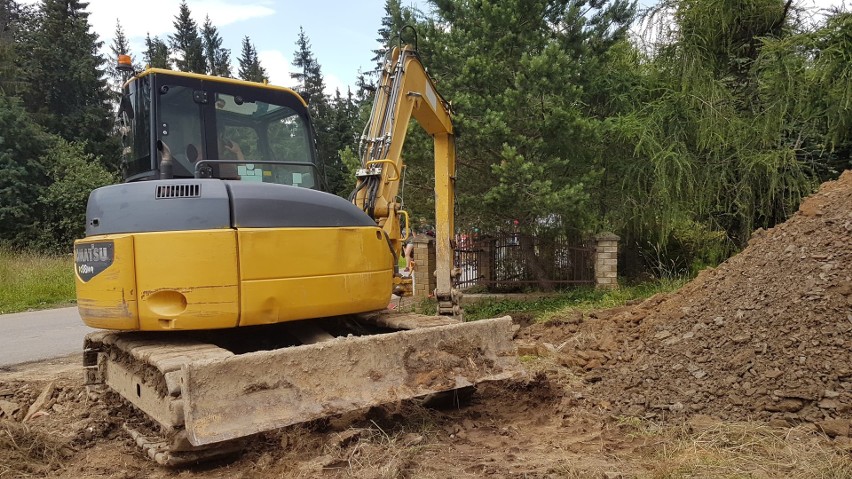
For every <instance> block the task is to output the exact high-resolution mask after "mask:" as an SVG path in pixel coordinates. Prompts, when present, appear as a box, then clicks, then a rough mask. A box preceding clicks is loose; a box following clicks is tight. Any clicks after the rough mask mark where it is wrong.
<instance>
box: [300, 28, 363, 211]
mask: <svg viewBox="0 0 852 479" xmlns="http://www.w3.org/2000/svg"><path fill="white" fill-rule="evenodd" d="M293 66H295V67H296V71H295V72H293V73H291V74H290V77H292V78H293V79H294V80H296V81H297V82H298V85H297V86H296V91H297V92H299V94H300V95H302V97H303V98H304V99H305V101H306V102H307V103H308V111H309V112H310V114H311V117H312V119H313V122H314V130H315V131H316V135H317V154H318V155H319V160H320V164H321V165H322V166H323V171H324V174H325V178H326V182H327V184H328V189H329V191H331V192H332V193H341V194H342V193H345V191H343V190H345V189H346V185H348V182H347V181H346V177H345V175H346V171H347V169H346V167H345V166H344V165H343V163H342V161H341V160H340V155H339V152H340V150H342V149H344V148H345V147H346V146H351V141H345V140H343V139H342V137H346V136H348V133H347V131H348V129H349V126H348V125H347V126H342V125H344V123H345V121H342V120H345V119H346V117H347V115H348V109H347V103H346V101H345V100H344V99H343V98H342V97H341V96H340V92H339V91H338V92H337V95H336V97H335V98H336V100H335V101H329V98H328V97H327V96H326V94H325V81H324V80H323V77H322V67H320V64H319V62H318V61H317V59H316V57H314V54H313V52H312V51H311V42H310V40H309V39H308V36H307V35H306V34H305V31H304V29H302V28H301V27H300V28H299V37H298V39H297V40H296V51H295V53H294V59H293ZM338 113H339V114H340V115H341V118H337V115H338ZM338 120H341V121H339V122H338ZM338 128H340V129H341V130H343V131H342V132H341V133H340V134H338V132H337V131H336V130H337V129H338Z"/></svg>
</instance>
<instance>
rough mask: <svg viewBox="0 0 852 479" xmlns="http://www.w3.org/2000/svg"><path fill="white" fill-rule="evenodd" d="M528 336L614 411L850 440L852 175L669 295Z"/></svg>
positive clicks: (535, 329)
mask: <svg viewBox="0 0 852 479" xmlns="http://www.w3.org/2000/svg"><path fill="white" fill-rule="evenodd" d="M564 320H565V322H564V323H562V324H549V325H546V324H545V325H535V326H533V327H532V328H530V329H529V330H528V331H527V332H526V333H525V334H526V335H527V336H528V337H530V338H532V339H534V340H535V341H536V342H538V343H547V344H549V345H556V346H554V348H557V347H559V346H561V349H560V350H559V351H558V355H559V357H560V359H561V360H562V363H563V364H565V365H566V366H569V367H571V368H573V370H574V371H576V372H578V373H582V374H583V375H584V377H585V378H586V380H587V382H589V383H593V385H592V387H591V394H592V395H593V397H595V398H599V401H600V404H601V405H602V406H603V407H604V408H606V409H608V410H611V411H613V412H614V413H616V414H623V415H629V416H641V417H645V418H653V419H655V420H671V419H677V418H683V417H686V416H689V415H692V414H695V413H700V414H706V415H710V416H713V417H717V418H720V419H723V420H747V419H758V420H765V421H772V422H773V424H799V423H802V422H809V423H814V424H817V425H819V426H820V427H822V428H824V429H826V431H827V432H829V433H830V434H831V435H848V430H849V426H850V424H849V423H850V418H852V171H849V172H846V173H845V174H843V175H842V176H841V178H840V179H839V180H837V181H833V182H828V183H826V184H824V185H823V186H822V187H821V188H820V190H819V192H817V193H816V194H814V195H813V196H811V197H809V198H807V199H806V200H805V201H804V203H803V204H802V205H801V207H800V209H799V211H798V212H797V213H796V214H794V215H793V216H792V217H791V218H790V219H789V220H788V221H787V222H785V223H784V224H781V225H779V226H777V227H775V228H772V229H770V230H767V231H758V232H757V233H756V234H755V235H754V237H753V239H752V240H751V242H750V243H749V245H748V247H747V248H746V249H745V250H743V251H742V252H741V253H740V254H738V255H736V256H734V257H732V258H731V259H729V260H728V261H726V262H725V263H723V264H721V265H720V266H719V267H717V268H715V269H710V270H705V271H703V272H702V273H701V274H699V275H698V277H697V278H696V279H695V280H694V281H692V282H691V283H689V284H688V285H686V286H685V287H683V288H681V289H680V290H679V291H677V292H675V293H672V294H670V295H668V296H665V297H663V296H656V297H652V298H650V299H648V300H646V301H644V302H642V303H641V304H637V305H633V306H627V307H623V308H617V309H614V310H609V311H603V312H598V313H591V314H588V315H586V316H583V315H581V314H580V313H576V316H574V317H569V318H564Z"/></svg>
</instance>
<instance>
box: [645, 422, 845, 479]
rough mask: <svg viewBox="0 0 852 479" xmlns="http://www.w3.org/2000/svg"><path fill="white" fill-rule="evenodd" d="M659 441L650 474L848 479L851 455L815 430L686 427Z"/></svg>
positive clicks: (726, 425)
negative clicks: (834, 445)
mask: <svg viewBox="0 0 852 479" xmlns="http://www.w3.org/2000/svg"><path fill="white" fill-rule="evenodd" d="M670 432H671V436H670V438H667V439H666V440H663V441H660V442H659V443H657V445H656V446H655V451H654V452H652V453H651V454H650V456H651V457H650V458H649V459H650V462H648V463H647V464H646V465H647V467H648V470H649V477H653V478H726V479H728V478H778V477H791V478H813V479H817V478H819V479H823V478H824V479H829V478H832V479H833V478H836V479H841V478H849V477H852V456H850V455H849V454H848V453H844V452H843V451H840V450H839V449H838V448H835V447H833V446H832V445H831V443H829V442H828V441H827V440H826V439H825V438H824V437H823V436H822V435H820V434H819V433H817V432H815V431H814V430H813V428H807V427H804V426H803V427H800V428H794V429H778V428H772V427H769V426H764V425H760V424H754V423H714V424H708V425H706V426H697V427H696V426H684V427H682V428H680V429H677V428H676V429H673V430H671V431H670Z"/></svg>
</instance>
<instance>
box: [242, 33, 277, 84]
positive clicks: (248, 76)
mask: <svg viewBox="0 0 852 479" xmlns="http://www.w3.org/2000/svg"><path fill="white" fill-rule="evenodd" d="M239 62H240V68H239V71H238V74H239V76H240V78H242V79H243V80H246V81H254V82H264V81H269V77H267V76H266V70H265V69H264V68H263V67H262V66H261V65H260V59H258V57H257V50H255V48H254V45H253V44H252V43H251V40H250V39H249V37H248V36H245V37H244V38H243V49H242V53H241V54H240V58H239Z"/></svg>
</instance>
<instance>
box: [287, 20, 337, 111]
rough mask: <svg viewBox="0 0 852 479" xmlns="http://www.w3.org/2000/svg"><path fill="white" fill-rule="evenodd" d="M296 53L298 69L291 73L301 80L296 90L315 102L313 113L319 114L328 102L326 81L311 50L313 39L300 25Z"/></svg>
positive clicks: (294, 77) (291, 75)
mask: <svg viewBox="0 0 852 479" xmlns="http://www.w3.org/2000/svg"><path fill="white" fill-rule="evenodd" d="M294 55H295V58H294V59H293V66H295V67H296V71H295V72H293V73H290V77H291V78H293V79H294V80H296V81H297V82H299V85H298V86H297V87H296V90H297V91H298V92H299V94H300V95H302V97H303V98H304V99H305V101H306V102H308V104H311V103H315V105H314V106H313V109H312V113H313V114H314V115H318V114H320V111H319V110H321V109H322V108H324V107H325V106H327V104H328V99H327V98H326V97H325V82H324V81H323V78H322V71H321V70H322V69H321V67H320V64H319V63H318V62H317V60H316V58H314V54H313V52H312V51H311V41H310V40H309V39H308V36H307V35H306V34H305V30H304V29H303V28H302V27H299V38H298V39H297V40H296V52H295V53H294Z"/></svg>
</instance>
